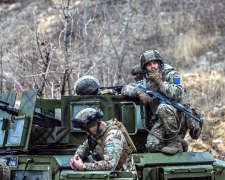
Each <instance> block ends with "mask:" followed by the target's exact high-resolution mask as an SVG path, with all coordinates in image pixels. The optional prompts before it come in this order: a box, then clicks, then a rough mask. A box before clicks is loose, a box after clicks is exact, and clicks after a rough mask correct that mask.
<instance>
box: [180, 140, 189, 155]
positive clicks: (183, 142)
mask: <svg viewBox="0 0 225 180" xmlns="http://www.w3.org/2000/svg"><path fill="white" fill-rule="evenodd" d="M181 145H182V148H183V152H187V151H188V143H187V141H185V140H184V139H181Z"/></svg>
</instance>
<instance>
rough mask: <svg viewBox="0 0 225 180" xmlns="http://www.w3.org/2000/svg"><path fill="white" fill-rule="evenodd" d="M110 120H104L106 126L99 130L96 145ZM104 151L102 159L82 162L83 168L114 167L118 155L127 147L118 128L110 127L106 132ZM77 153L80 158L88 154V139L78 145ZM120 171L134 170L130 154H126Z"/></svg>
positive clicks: (98, 169) (110, 168) (90, 169)
mask: <svg viewBox="0 0 225 180" xmlns="http://www.w3.org/2000/svg"><path fill="white" fill-rule="evenodd" d="M111 122H112V121H111V120H110V121H106V123H107V126H106V128H105V129H104V130H103V131H102V132H100V134H99V135H98V137H97V143H96V146H98V145H101V140H102V137H103V135H104V133H105V132H106V130H107V129H108V128H109V126H110V125H111ZM104 144H105V145H104V152H102V157H103V158H102V160H101V161H94V162H92V163H84V166H83V167H84V170H89V171H101V170H110V171H113V170H115V169H116V166H117V164H118V162H119V160H120V157H121V156H122V155H123V154H124V152H125V151H126V149H127V147H128V143H127V141H126V139H125V137H124V135H123V133H122V132H121V131H120V130H119V129H112V130H110V131H109V132H108V134H107V136H106V139H105V142H104ZM76 154H78V155H79V156H80V157H81V159H83V158H84V157H87V156H88V155H89V146H88V140H86V141H85V142H84V143H83V145H80V146H79V147H78V149H77V151H76V153H75V155H76ZM120 170H122V171H135V170H136V169H135V165H134V162H133V158H132V154H131V155H129V156H128V158H127V159H126V161H125V163H124V164H123V166H122V168H121V169H120Z"/></svg>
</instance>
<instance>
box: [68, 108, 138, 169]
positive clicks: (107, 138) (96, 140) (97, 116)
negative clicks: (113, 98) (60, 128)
mask: <svg viewBox="0 0 225 180" xmlns="http://www.w3.org/2000/svg"><path fill="white" fill-rule="evenodd" d="M103 116H104V114H103V112H102V111H101V110H100V109H99V110H96V109H93V108H86V109H83V110H82V111H80V112H79V113H78V114H77V115H76V117H75V118H72V119H71V121H72V124H73V126H74V127H76V128H81V129H82V130H84V131H85V132H86V134H87V136H88V139H87V140H86V141H85V142H84V143H83V145H80V146H79V147H78V149H77V151H76V153H75V156H74V157H73V158H71V160H70V166H71V168H72V169H74V170H89V171H90V170H93V171H97V170H110V171H112V170H115V169H117V170H121V171H135V170H136V169H135V166H134V162H133V159H132V154H131V153H132V150H131V151H128V149H130V147H131V146H130V142H129V139H127V138H126V137H125V136H124V132H122V131H121V129H119V128H118V126H117V125H116V123H117V122H116V120H110V121H106V122H104V121H102V118H103ZM127 135H128V134H127ZM128 136H129V135H128ZM130 140H131V139H130ZM89 154H91V155H92V157H93V158H94V162H92V163H83V161H82V159H83V158H84V157H87V156H88V155H89ZM125 155H126V156H125Z"/></svg>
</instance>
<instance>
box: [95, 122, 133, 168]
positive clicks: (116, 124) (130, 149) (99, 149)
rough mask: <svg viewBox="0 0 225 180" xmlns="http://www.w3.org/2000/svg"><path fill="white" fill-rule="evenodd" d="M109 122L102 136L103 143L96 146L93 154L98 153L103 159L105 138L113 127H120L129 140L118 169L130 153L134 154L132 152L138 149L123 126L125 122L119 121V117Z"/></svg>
mask: <svg viewBox="0 0 225 180" xmlns="http://www.w3.org/2000/svg"><path fill="white" fill-rule="evenodd" d="M107 123H109V124H108V129H107V130H106V131H105V133H104V135H103V136H102V137H101V143H100V144H99V145H97V146H96V148H95V149H94V151H93V154H94V155H96V154H98V155H100V157H101V159H102V160H103V159H104V146H105V140H106V137H107V134H108V132H109V131H110V130H112V129H119V130H120V131H121V132H122V133H123V135H124V137H125V139H126V141H127V144H128V148H127V149H126V151H125V152H124V154H123V155H122V156H121V157H120V160H119V162H118V164H117V167H116V169H121V168H122V166H123V164H124V163H125V162H126V160H127V158H128V156H129V155H130V154H132V152H136V151H137V149H136V147H135V145H134V143H133V141H132V139H131V138H130V136H129V134H128V132H127V130H126V128H125V127H124V126H123V124H122V123H121V122H119V121H118V120H117V119H112V120H111V122H110V121H108V122H107Z"/></svg>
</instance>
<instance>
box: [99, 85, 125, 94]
mask: <svg viewBox="0 0 225 180" xmlns="http://www.w3.org/2000/svg"><path fill="white" fill-rule="evenodd" d="M122 88H123V86H108V87H100V89H114V90H115V91H117V92H118V94H121V90H122Z"/></svg>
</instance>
